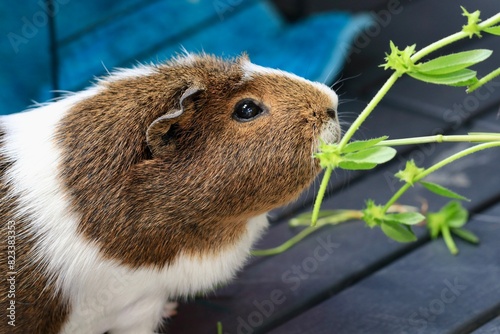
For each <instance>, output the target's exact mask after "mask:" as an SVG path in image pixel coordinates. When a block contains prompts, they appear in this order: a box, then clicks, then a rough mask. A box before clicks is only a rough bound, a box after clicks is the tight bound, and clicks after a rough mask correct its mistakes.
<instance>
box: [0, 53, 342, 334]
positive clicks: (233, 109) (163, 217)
mask: <svg viewBox="0 0 500 334" xmlns="http://www.w3.org/2000/svg"><path fill="white" fill-rule="evenodd" d="M336 109H337V96H336V94H335V93H334V92H333V91H332V90H331V89H330V88H328V87H327V86H325V85H323V84H320V83H313V82H310V81H307V80H305V79H303V78H299V77H297V76H295V75H292V74H289V73H286V72H282V71H278V70H273V69H268V68H263V67H260V66H257V65H254V64H252V63H251V62H250V61H249V60H248V58H247V57H246V56H242V57H239V58H237V59H230V60H222V59H219V58H216V57H212V56H208V55H193V54H187V55H185V56H181V57H178V58H176V59H174V60H172V61H170V62H168V63H166V64H162V65H157V66H154V65H151V66H139V67H137V68H134V69H130V70H119V71H117V72H114V73H112V74H111V75H110V76H108V77H107V78H103V79H101V80H99V81H98V82H97V83H96V85H94V86H93V87H91V88H89V89H87V90H84V91H82V92H80V93H76V94H73V95H68V96H66V97H64V98H62V99H60V100H58V101H55V102H51V103H48V104H45V105H40V106H38V107H36V108H34V109H32V110H29V111H27V112H23V113H19V114H14V115H11V116H5V117H1V118H0V197H1V199H2V204H1V208H0V215H1V219H2V224H3V225H2V230H1V232H0V233H1V242H2V251H1V255H0V263H1V266H2V272H3V273H5V275H6V276H7V277H6V278H4V279H3V280H2V283H1V284H0V286H1V287H0V289H1V290H0V293H1V304H2V305H1V307H2V309H3V310H4V312H5V310H6V309H7V308H8V307H11V306H10V305H11V303H12V301H14V307H15V311H14V313H15V318H14V320H15V322H14V324H15V327H14V326H11V325H10V324H8V321H10V320H9V318H8V317H7V318H6V317H5V316H3V319H2V321H1V325H0V333H43V334H49V333H71V334H74V333H85V334H89V333H96V334H102V333H104V332H106V331H107V332H109V333H131V334H132V333H133V334H141V333H153V332H154V330H155V328H157V326H158V324H159V323H160V321H161V316H162V310H163V307H164V304H165V303H166V301H167V300H175V299H176V298H178V297H183V296H187V295H193V294H195V293H199V292H203V291H208V290H210V289H211V288H213V287H214V286H215V285H216V284H220V283H223V282H226V281H228V280H229V279H231V278H232V277H233V275H234V273H235V272H236V271H237V270H238V269H240V268H241V266H242V265H243V263H244V261H245V259H246V258H247V256H248V254H249V251H250V248H251V246H252V243H253V242H254V241H255V240H256V239H257V238H258V237H259V236H260V235H261V233H262V232H263V231H264V230H265V228H266V226H267V220H266V217H265V214H266V212H268V211H269V210H271V209H273V208H276V207H278V206H280V205H283V204H285V203H287V202H290V201H292V200H294V199H295V198H296V197H297V196H298V195H299V193H300V192H301V191H302V190H303V189H305V188H306V187H307V186H308V185H310V183H311V182H312V181H313V179H314V178H315V176H317V174H318V172H319V171H320V167H319V164H318V161H317V160H316V159H314V158H313V153H314V152H315V151H316V150H317V147H318V144H319V142H320V140H323V141H326V142H334V141H337V140H338V139H339V137H340V128H339V125H338V121H337V119H336ZM11 231H13V232H11ZM9 236H10V238H9ZM12 236H14V238H12ZM8 240H10V242H8ZM12 240H14V242H12ZM9 246H10V247H9ZM12 246H14V247H12ZM9 251H10V253H9ZM13 251H14V252H15V253H14V252H13ZM14 256H15V263H14V262H12V261H10V262H9V260H13V259H14ZM9 272H13V273H11V274H12V275H11V276H12V277H13V278H14V284H11V283H13V281H12V280H11V281H7V282H6V279H8V278H9V274H8V273H9ZM12 277H11V278H12ZM12 288H14V295H15V296H14V298H11V297H13V296H12V294H9V292H12ZM11 309H12V307H11ZM10 313H12V310H11V311H7V315H9V314H10ZM11 319H12V316H11Z"/></svg>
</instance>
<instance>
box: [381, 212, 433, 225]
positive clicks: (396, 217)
mask: <svg viewBox="0 0 500 334" xmlns="http://www.w3.org/2000/svg"><path fill="white" fill-rule="evenodd" d="M424 219H425V216H424V215H422V214H420V213H418V212H403V213H391V214H387V215H385V217H384V221H391V222H394V223H399V224H404V225H415V224H418V223H421V222H422V221H423V220H424Z"/></svg>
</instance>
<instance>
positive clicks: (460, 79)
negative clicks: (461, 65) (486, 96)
mask: <svg viewBox="0 0 500 334" xmlns="http://www.w3.org/2000/svg"><path fill="white" fill-rule="evenodd" d="M408 75H409V76H411V77H412V78H414V79H417V80H420V81H424V82H427V83H432V84H436V85H447V86H469V85H472V84H474V83H475V82H477V78H476V71H472V70H469V69H463V70H459V71H456V72H452V73H447V74H439V75H430V74H425V73H415V72H408Z"/></svg>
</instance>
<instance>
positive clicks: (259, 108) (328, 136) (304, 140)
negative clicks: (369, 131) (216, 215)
mask: <svg viewBox="0 0 500 334" xmlns="http://www.w3.org/2000/svg"><path fill="white" fill-rule="evenodd" d="M192 62H193V64H192V66H193V67H194V68H196V69H197V71H196V73H197V74H198V76H197V82H198V83H197V84H193V85H191V86H189V87H187V88H184V91H183V92H182V93H180V94H179V95H180V98H179V103H178V106H179V109H177V110H173V111H169V112H168V113H166V114H165V115H163V116H161V117H160V118H158V119H156V120H155V121H154V122H153V123H152V124H151V125H150V127H149V129H148V131H147V141H148V146H149V148H150V150H151V152H152V155H153V159H158V160H161V161H164V162H165V164H168V165H170V166H171V167H172V168H173V169H175V170H176V174H175V175H176V177H177V178H183V180H184V182H186V186H185V189H191V191H193V192H196V194H192V193H191V194H188V193H186V194H185V195H186V196H188V197H189V198H191V199H192V200H193V201H194V202H196V198H197V200H198V204H199V205H200V206H201V207H210V206H213V207H216V208H218V209H219V210H220V211H221V213H227V214H228V215H232V214H248V215H249V216H251V215H254V214H258V213H261V212H265V211H268V210H270V209H272V208H275V207H277V206H279V205H282V204H285V203H287V202H289V201H291V200H293V199H295V198H296V197H297V196H298V195H299V194H300V192H301V191H302V190H304V188H306V187H307V186H308V185H310V183H311V182H312V181H313V180H314V178H315V177H316V176H317V174H318V172H319V171H320V167H319V163H318V161H317V160H316V159H315V158H314V157H313V154H314V153H315V152H316V150H317V148H318V145H319V143H320V141H321V140H322V141H324V142H336V141H338V140H339V138H340V127H339V123H338V121H337V115H336V110H337V101H338V100H337V95H336V94H335V93H334V92H333V91H332V90H331V89H330V88H329V87H327V86H325V85H323V84H320V83H315V82H311V81H308V80H305V79H303V78H300V77H298V76H295V75H293V74H289V73H286V72H282V71H278V70H271V69H267V68H264V67H260V66H257V65H254V64H252V63H250V62H249V60H248V59H247V58H246V57H242V58H239V59H238V60H236V61H233V62H223V61H221V60H217V59H213V58H210V59H204V58H197V59H196V60H192ZM200 68H202V69H204V70H200ZM200 73H202V74H203V75H200ZM200 82H201V84H200ZM180 166H182V167H180ZM195 197H196V198H195Z"/></svg>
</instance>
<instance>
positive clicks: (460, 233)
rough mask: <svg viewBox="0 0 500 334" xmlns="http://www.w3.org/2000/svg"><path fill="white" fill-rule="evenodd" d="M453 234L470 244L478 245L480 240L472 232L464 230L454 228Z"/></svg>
mask: <svg viewBox="0 0 500 334" xmlns="http://www.w3.org/2000/svg"><path fill="white" fill-rule="evenodd" d="M451 232H452V233H453V234H455V235H456V236H457V237H459V238H461V239H463V240H465V241H467V242H470V243H471V244H478V243H479V238H478V237H477V236H476V235H475V234H474V233H472V232H470V231H468V230H465V229H463V228H452V229H451Z"/></svg>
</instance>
